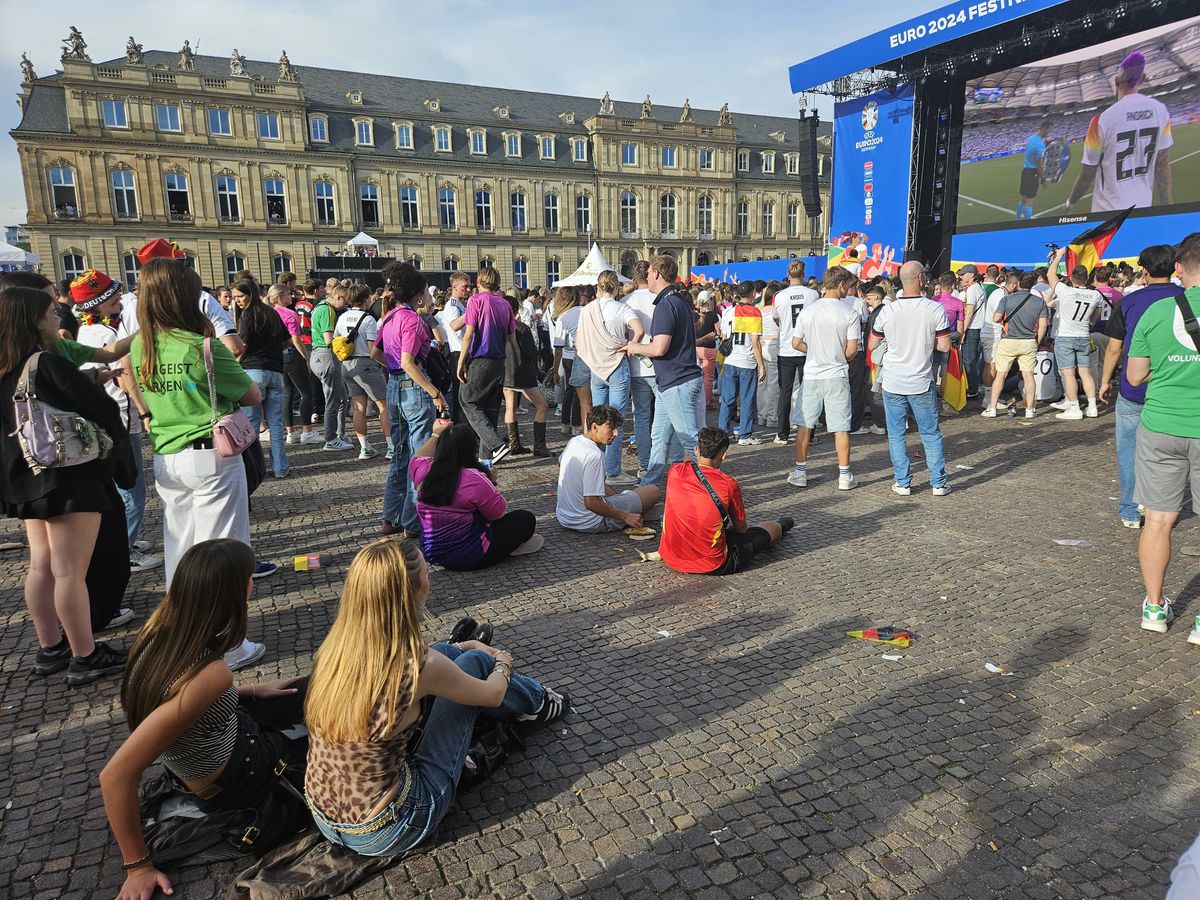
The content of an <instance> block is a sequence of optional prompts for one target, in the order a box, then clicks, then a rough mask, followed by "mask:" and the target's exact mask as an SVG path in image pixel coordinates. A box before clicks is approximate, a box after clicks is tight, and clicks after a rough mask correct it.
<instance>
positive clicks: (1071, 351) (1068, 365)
mask: <svg viewBox="0 0 1200 900" xmlns="http://www.w3.org/2000/svg"><path fill="white" fill-rule="evenodd" d="M1091 354H1092V339H1091V338H1089V337H1056V338H1055V339H1054V361H1055V362H1056V363H1058V367H1059V368H1060V369H1086V368H1087V367H1088V365H1089V364H1090V363H1089V357H1090V356H1091Z"/></svg>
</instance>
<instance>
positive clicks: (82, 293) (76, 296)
mask: <svg viewBox="0 0 1200 900" xmlns="http://www.w3.org/2000/svg"><path fill="white" fill-rule="evenodd" d="M119 293H121V285H120V283H119V282H116V281H113V280H112V279H111V278H109V277H108V276H107V275H105V274H104V273H103V272H101V271H99V270H97V269H88V270H87V271H86V272H84V273H83V274H82V275H80V276H79V277H78V278H76V279H75V280H74V281H72V282H71V300H72V301H74V303H75V307H76V308H77V309H78V310H79V311H80V312H87V311H88V310H89V309H95V308H96V307H97V306H99V305H100V304H101V303H104V302H105V301H106V300H111V299H112V298H113V297H115V296H117V294H119Z"/></svg>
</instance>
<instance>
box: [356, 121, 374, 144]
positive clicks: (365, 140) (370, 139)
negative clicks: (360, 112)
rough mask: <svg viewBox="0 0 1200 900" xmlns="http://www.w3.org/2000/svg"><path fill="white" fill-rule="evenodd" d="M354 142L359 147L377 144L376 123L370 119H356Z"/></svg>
mask: <svg viewBox="0 0 1200 900" xmlns="http://www.w3.org/2000/svg"><path fill="white" fill-rule="evenodd" d="M354 144H355V146H357V147H374V146H375V124H374V122H372V121H371V120H370V119H355V120H354Z"/></svg>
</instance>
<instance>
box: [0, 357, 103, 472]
mask: <svg viewBox="0 0 1200 900" xmlns="http://www.w3.org/2000/svg"><path fill="white" fill-rule="evenodd" d="M42 352H43V351H40V350H39V351H38V352H37V353H34V354H33V355H32V356H31V357H29V359H28V361H27V362H26V363H25V370H24V371H23V372H22V373H21V378H20V380H18V381H17V387H16V392H15V393H14V394H13V407H14V410H15V412H16V415H15V421H16V426H17V428H16V431H14V432H13V434H12V436H13V437H15V438H16V439H17V443H18V444H20V446H21V454H22V455H23V456H24V457H25V462H27V463H28V464H29V468H30V469H31V470H32V471H33V474H34V475H40V474H42V472H44V471H45V470H46V469H61V468H66V467H67V466H78V465H82V464H83V463H87V462H92V461H93V460H96V459H106V458H107V457H108V454H109V453H110V452H111V451H112V448H113V442H112V438H111V437H109V435H108V432H107V431H105V430H104V429H103V428H101V427H100V426H99V425H97V424H96V423H95V422H92V421H91V420H90V419H85V418H84V417H83V416H81V415H79V414H78V413H75V412H71V411H70V410H65V411H64V410H61V409H58V408H56V407H53V406H51V405H50V404H49V403H45V402H43V401H41V400H39V399H38V397H37V394H36V393H35V390H34V388H35V385H36V383H37V367H38V357H40V356H41V355H42Z"/></svg>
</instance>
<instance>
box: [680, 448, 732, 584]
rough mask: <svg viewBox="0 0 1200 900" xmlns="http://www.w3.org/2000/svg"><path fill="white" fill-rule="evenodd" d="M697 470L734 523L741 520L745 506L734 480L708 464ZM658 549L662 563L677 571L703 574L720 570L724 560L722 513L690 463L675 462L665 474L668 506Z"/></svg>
mask: <svg viewBox="0 0 1200 900" xmlns="http://www.w3.org/2000/svg"><path fill="white" fill-rule="evenodd" d="M700 471H702V472H703V473H704V477H705V478H707V479H708V483H709V484H711V485H712V486H713V490H714V491H716V492H717V496H718V497H720V498H721V502H722V503H724V504H725V509H726V510H727V511H728V512H729V515H730V517H731V518H732V519H733V520H734V521H735V522H740V521H743V520H744V519H745V518H746V506H745V504H744V503H743V502H742V489H741V487H740V486H739V485H738V483H737V479H735V478H732V477H731V476H729V475H726V474H725V473H724V472H721V471H719V470H717V469H710V468H708V467H707V466H701V467H700ZM658 552H659V553H661V554H662V558H663V562H665V563H666V564H667V565H668V566H670V567H671V568H672V569H674V570H675V571H676V572H693V573H697V574H703V573H706V572H712V571H715V570H716V569H719V568H720V567H721V565H722V564H723V563H724V562H725V556H726V549H725V529H724V527H723V526H722V525H721V514H720V513H719V512H717V505H716V504H715V503H713V501H712V497H710V496H709V494H708V491H707V490H706V489H705V487H704V485H702V484H701V483H700V479H698V478H697V477H696V473H695V472H693V471H692V465H691V463H687V462H681V463H676V464H675V465H673V466H671V469H670V471H669V472H668V473H667V505H666V509H665V510H664V512H663V531H662V540H661V541H659V545H658Z"/></svg>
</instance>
